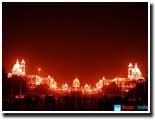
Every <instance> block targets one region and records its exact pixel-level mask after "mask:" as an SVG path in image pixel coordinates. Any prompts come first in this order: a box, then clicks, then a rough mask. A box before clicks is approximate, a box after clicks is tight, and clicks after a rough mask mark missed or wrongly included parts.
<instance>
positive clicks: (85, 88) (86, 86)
mask: <svg viewBox="0 0 155 122" xmlns="http://www.w3.org/2000/svg"><path fill="white" fill-rule="evenodd" d="M90 90H91V87H90V85H88V84H85V85H84V92H86V93H87V92H90Z"/></svg>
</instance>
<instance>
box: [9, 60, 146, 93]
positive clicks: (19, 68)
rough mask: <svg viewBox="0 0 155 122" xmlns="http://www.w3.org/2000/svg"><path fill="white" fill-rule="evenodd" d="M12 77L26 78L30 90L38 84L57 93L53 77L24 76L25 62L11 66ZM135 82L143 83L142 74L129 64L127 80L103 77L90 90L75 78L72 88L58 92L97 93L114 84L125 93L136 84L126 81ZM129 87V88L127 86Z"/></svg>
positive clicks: (65, 88) (63, 86)
mask: <svg viewBox="0 0 155 122" xmlns="http://www.w3.org/2000/svg"><path fill="white" fill-rule="evenodd" d="M40 71H41V68H38V72H40ZM12 75H17V76H24V78H28V85H29V87H30V88H31V86H32V88H35V87H36V86H38V85H40V84H46V85H48V86H49V88H50V89H51V90H53V91H57V90H58V88H57V82H56V81H55V80H54V78H53V77H51V76H50V75H49V76H48V77H47V76H46V77H42V76H41V75H38V74H34V75H26V73H25V61H24V60H22V61H21V62H19V60H18V59H17V61H16V63H15V64H14V65H13V67H12V70H11V72H10V73H8V77H12ZM134 80H136V81H137V82H143V81H145V80H144V78H143V76H142V73H141V71H140V69H139V67H138V65H137V64H135V65H134V66H133V65H132V64H131V63H130V64H129V65H128V77H127V78H121V77H116V78H114V79H105V77H102V78H101V79H99V81H98V82H97V83H96V86H94V88H92V89H91V85H88V84H85V85H84V86H82V87H81V86H80V81H79V79H78V78H75V79H74V80H73V84H72V87H70V86H69V85H68V84H67V83H65V84H62V87H61V88H59V89H60V91H61V90H62V91H69V92H70V90H73V91H81V90H82V92H83V93H91V91H93V92H96V93H99V92H101V91H102V90H103V88H104V86H105V88H106V87H108V86H110V85H111V84H112V83H115V84H116V85H117V86H118V87H119V88H121V89H122V91H125V89H131V88H133V86H134V85H135V84H136V83H137V82H130V83H131V84H128V81H134ZM128 85H129V86H128Z"/></svg>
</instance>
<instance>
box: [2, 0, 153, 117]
mask: <svg viewBox="0 0 155 122" xmlns="http://www.w3.org/2000/svg"><path fill="white" fill-rule="evenodd" d="M6 2H7V0H6ZM8 2H9V1H8ZM17 2H18V1H17ZM48 2H49V1H48ZM100 2H101V1H100ZM104 2H108V1H104ZM109 2H112V1H111V0H110V1H109ZM113 2H116V1H113ZM122 2H123V1H122ZM124 2H127V1H124ZM129 2H134V1H132V0H131V1H129ZM136 2H137V1H136ZM139 2H147V1H139ZM147 3H148V110H147V111H2V102H1V111H2V113H38V114H39V113H41V114H44V113H53V114H60V113H61V114H62V113H64V114H67V113H68V115H69V114H71V113H75V114H78V113H86V114H87V113H90V114H96V113H103V114H110V113H112V114H116V113H119V114H120V115H121V114H126V113H131V114H132V113H137V114H139V113H145V114H150V113H151V111H150V108H152V106H150V97H151V96H150V92H151V90H150V82H153V81H150V2H147ZM1 5H2V4H1ZM1 21H2V20H1ZM1 74H2V73H1ZM1 81H2V78H1ZM1 86H2V82H1ZM1 91H2V87H1ZM1 98H2V93H1ZM152 109H153V108H152Z"/></svg>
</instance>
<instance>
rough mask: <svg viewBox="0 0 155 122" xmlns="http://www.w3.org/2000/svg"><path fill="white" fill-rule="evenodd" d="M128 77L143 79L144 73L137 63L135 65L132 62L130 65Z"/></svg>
mask: <svg viewBox="0 0 155 122" xmlns="http://www.w3.org/2000/svg"><path fill="white" fill-rule="evenodd" d="M128 78H129V79H130V80H138V79H141V78H142V79H143V77H142V73H141V71H140V69H139V67H138V65H137V64H135V66H134V67H133V65H132V64H131V63H130V64H129V65H128Z"/></svg>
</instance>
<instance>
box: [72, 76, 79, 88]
mask: <svg viewBox="0 0 155 122" xmlns="http://www.w3.org/2000/svg"><path fill="white" fill-rule="evenodd" d="M73 87H74V88H75V90H77V88H79V87H80V81H79V79H78V78H75V79H74V80H73Z"/></svg>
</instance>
